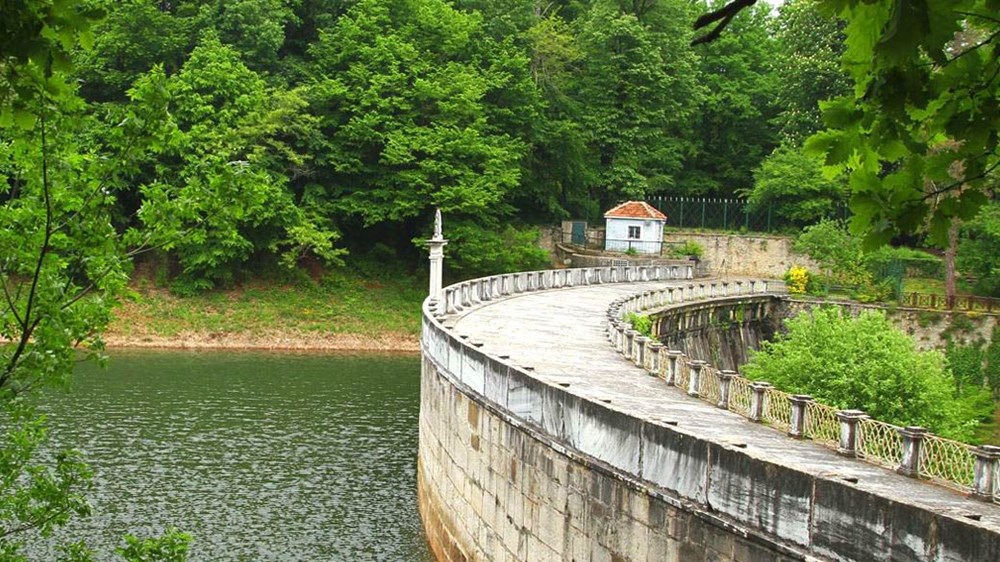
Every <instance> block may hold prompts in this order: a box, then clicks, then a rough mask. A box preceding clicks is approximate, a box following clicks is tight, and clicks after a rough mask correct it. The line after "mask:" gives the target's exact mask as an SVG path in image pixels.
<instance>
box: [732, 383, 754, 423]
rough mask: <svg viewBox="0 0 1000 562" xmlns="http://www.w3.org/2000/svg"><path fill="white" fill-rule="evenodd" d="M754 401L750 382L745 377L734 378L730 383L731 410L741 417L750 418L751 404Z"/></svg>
mask: <svg viewBox="0 0 1000 562" xmlns="http://www.w3.org/2000/svg"><path fill="white" fill-rule="evenodd" d="M752 400H753V389H752V388H750V380H749V379H746V378H743V377H733V380H732V381H731V382H730V383H729V409H730V410H732V411H733V412H736V413H737V414H739V415H741V416H746V417H748V416H750V403H751V401H752Z"/></svg>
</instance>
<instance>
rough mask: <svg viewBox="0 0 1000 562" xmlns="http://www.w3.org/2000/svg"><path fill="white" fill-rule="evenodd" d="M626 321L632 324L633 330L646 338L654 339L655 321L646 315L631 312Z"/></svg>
mask: <svg viewBox="0 0 1000 562" xmlns="http://www.w3.org/2000/svg"><path fill="white" fill-rule="evenodd" d="M625 321H626V322H628V323H629V324H632V329H633V330H635V331H637V332H639V333H640V334H642V335H644V336H646V337H649V338H651V337H653V319H652V318H650V317H649V316H647V315H645V314H636V313H634V312H629V313H628V314H626V315H625Z"/></svg>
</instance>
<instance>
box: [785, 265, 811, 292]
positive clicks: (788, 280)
mask: <svg viewBox="0 0 1000 562" xmlns="http://www.w3.org/2000/svg"><path fill="white" fill-rule="evenodd" d="M809 278H810V275H809V270H808V269H806V268H804V267H802V266H800V265H793V266H792V267H791V268H789V270H788V271H786V272H785V285H786V286H787V287H788V292H789V293H793V294H796V295H801V294H804V293H805V292H806V291H807V290H808V288H809V280H810V279H809Z"/></svg>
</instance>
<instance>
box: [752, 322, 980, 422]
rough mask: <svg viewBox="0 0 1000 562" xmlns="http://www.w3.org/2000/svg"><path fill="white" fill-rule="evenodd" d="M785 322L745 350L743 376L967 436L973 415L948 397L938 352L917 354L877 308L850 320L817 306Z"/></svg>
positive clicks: (948, 377)
mask: <svg viewBox="0 0 1000 562" xmlns="http://www.w3.org/2000/svg"><path fill="white" fill-rule="evenodd" d="M785 326H786V328H787V330H788V332H787V334H785V335H781V336H779V337H778V338H777V339H776V340H775V341H773V342H764V344H763V345H762V346H761V349H760V351H758V352H755V353H753V355H752V357H751V360H750V362H749V363H748V364H747V365H745V366H744V367H743V369H742V371H743V373H744V375H746V376H747V377H749V378H751V379H754V380H766V381H768V382H770V383H772V384H774V385H775V386H776V387H777V388H779V389H781V390H784V391H786V392H793V393H803V394H811V395H812V396H813V397H815V398H816V399H817V400H818V401H820V402H822V403H824V404H827V405H830V406H833V407H836V408H854V409H859V410H863V411H865V412H867V413H868V414H869V415H871V416H872V417H874V418H876V419H878V420H881V421H884V422H889V423H893V424H897V425H922V426H924V427H927V428H930V429H931V430H932V431H934V432H936V433H938V434H941V435H945V436H948V437H951V438H956V439H969V438H971V436H972V435H973V430H974V428H975V426H976V425H977V423H978V419H977V417H976V414H975V412H973V411H971V409H970V408H968V407H967V406H966V405H965V404H963V403H962V401H960V400H959V399H958V398H957V397H956V385H955V382H954V378H953V377H952V374H951V372H950V371H949V370H948V369H947V368H946V365H945V360H944V356H943V355H942V354H941V353H938V352H920V351H917V350H916V347H915V345H914V342H913V340H912V339H911V338H910V337H909V336H908V335H906V334H905V333H903V332H902V331H900V330H899V329H897V328H895V327H894V326H893V325H892V324H891V323H890V321H889V320H888V319H887V318H886V316H885V314H884V313H883V312H881V311H866V312H863V313H862V314H861V315H860V316H858V317H857V318H850V317H847V316H844V315H843V314H842V313H841V311H840V310H839V309H837V308H825V309H817V310H814V311H812V312H806V313H802V314H799V315H798V316H795V317H793V318H790V319H788V320H786V322H785Z"/></svg>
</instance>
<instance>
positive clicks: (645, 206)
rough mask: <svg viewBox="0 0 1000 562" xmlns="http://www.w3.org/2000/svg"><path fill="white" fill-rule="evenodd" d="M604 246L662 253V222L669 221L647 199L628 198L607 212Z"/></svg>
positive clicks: (609, 249) (608, 248)
mask: <svg viewBox="0 0 1000 562" xmlns="http://www.w3.org/2000/svg"><path fill="white" fill-rule="evenodd" d="M604 220H605V221H606V222H605V224H606V229H605V234H604V249H605V250H608V251H611V252H628V251H629V250H630V249H631V250H632V251H634V252H636V253H640V254H659V253H660V251H661V250H662V249H663V225H664V224H666V222H667V215H664V214H663V213H661V212H660V211H659V210H657V209H656V207H653V206H652V205H650V204H649V203H646V202H645V201H626V202H625V203H622V204H621V205H618V206H617V207H615V208H614V209H611V210H610V211H608V212H606V213H604Z"/></svg>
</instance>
